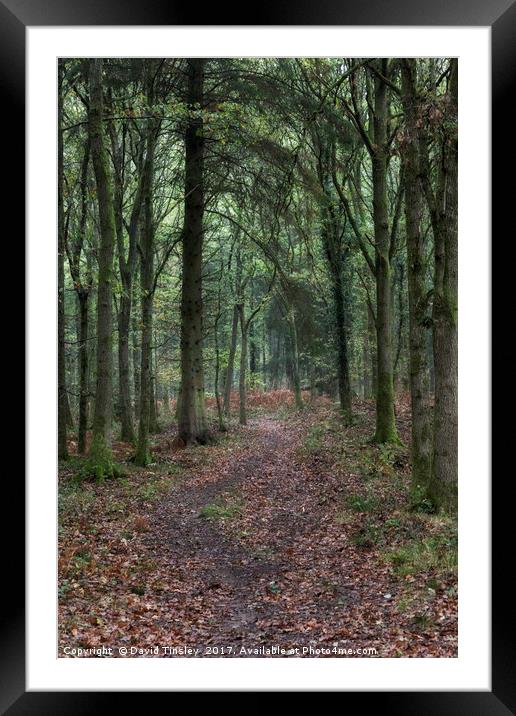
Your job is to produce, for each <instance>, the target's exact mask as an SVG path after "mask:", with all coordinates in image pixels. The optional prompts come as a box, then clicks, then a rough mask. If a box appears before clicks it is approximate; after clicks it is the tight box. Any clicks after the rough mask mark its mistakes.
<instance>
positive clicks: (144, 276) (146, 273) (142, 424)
mask: <svg viewBox="0 0 516 716" xmlns="http://www.w3.org/2000/svg"><path fill="white" fill-rule="evenodd" d="M150 62H152V61H150ZM149 74H150V72H149ZM148 79H149V78H148V77H147V80H148ZM146 84H147V83H146ZM149 94H150V90H149V93H148V95H147V96H148V101H149V104H152V98H151V96H149ZM157 129H158V124H157V122H156V120H153V119H150V120H149V121H148V125H147V136H146V153H145V160H144V165H143V171H144V173H145V176H144V181H143V222H142V230H141V237H140V238H141V241H140V290H141V311H142V315H141V331H142V338H141V366H140V416H139V422H138V442H137V447H136V455H135V457H134V462H135V464H136V465H140V466H142V467H144V466H145V465H147V464H148V463H149V462H150V460H151V456H150V452H149V431H150V417H151V401H152V386H151V349H152V309H153V302H154V233H155V231H154V217H153V196H154V192H153V186H154V153H155V149H156V138H157Z"/></svg>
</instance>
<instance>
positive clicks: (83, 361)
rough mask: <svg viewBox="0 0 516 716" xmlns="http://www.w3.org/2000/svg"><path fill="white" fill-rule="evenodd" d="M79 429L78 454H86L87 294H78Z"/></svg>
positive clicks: (87, 395) (87, 388) (87, 390)
mask: <svg viewBox="0 0 516 716" xmlns="http://www.w3.org/2000/svg"><path fill="white" fill-rule="evenodd" d="M78 295H79V316H80V322H79V427H78V436H77V440H78V448H77V449H78V452H79V455H84V454H85V452H86V433H87V430H88V399H89V392H90V386H89V365H88V359H89V356H88V323H89V320H88V299H89V292H88V291H87V290H84V291H82V292H79V294H78Z"/></svg>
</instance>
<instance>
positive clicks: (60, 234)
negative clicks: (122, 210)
mask: <svg viewBox="0 0 516 716" xmlns="http://www.w3.org/2000/svg"><path fill="white" fill-rule="evenodd" d="M62 124H63V66H62V64H61V62H60V63H59V95H58V133H57V181H58V187H57V197H58V199H57V223H58V227H57V242H58V246H57V397H58V400H57V403H58V410H57V454H58V457H59V459H60V460H66V459H67V458H68V446H67V425H66V398H67V394H66V360H65V310H64V291H65V280H64V255H65V233H64V232H65V226H64V197H63V190H64V168H63V127H62Z"/></svg>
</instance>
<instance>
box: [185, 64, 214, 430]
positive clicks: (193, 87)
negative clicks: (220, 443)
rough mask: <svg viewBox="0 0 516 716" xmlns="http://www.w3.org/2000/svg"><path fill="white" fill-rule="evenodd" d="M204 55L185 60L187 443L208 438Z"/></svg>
mask: <svg viewBox="0 0 516 716" xmlns="http://www.w3.org/2000/svg"><path fill="white" fill-rule="evenodd" d="M204 64H205V60H203V59H191V60H188V105H189V108H190V112H191V113H192V115H191V116H190V118H189V121H188V126H187V128H186V133H185V150H186V156H185V219H184V228H183V237H182V241H183V280H182V291H181V413H180V416H179V437H180V438H181V439H182V440H183V441H184V442H185V443H186V444H189V443H196V442H199V443H205V442H206V441H207V440H208V429H207V424H206V416H205V406H204V371H203V357H202V356H203V350H202V348H203V346H202V341H203V334H202V322H203V306H202V247H203V214H204V189H203V175H204V136H203V120H202V117H198V116H193V112H194V110H195V108H198V107H199V106H202V103H203V82H204Z"/></svg>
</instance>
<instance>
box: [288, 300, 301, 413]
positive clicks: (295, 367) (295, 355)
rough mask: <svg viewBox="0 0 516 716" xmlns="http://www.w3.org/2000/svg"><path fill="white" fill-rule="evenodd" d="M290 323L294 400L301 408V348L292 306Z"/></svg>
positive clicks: (289, 315) (298, 407)
mask: <svg viewBox="0 0 516 716" xmlns="http://www.w3.org/2000/svg"><path fill="white" fill-rule="evenodd" d="M288 323H289V329H290V342H291V346H292V385H293V388H294V401H295V406H296V408H297V409H298V410H300V409H301V408H302V407H303V398H302V397H301V379H300V377H299V348H298V342H297V327H296V317H295V315H294V311H293V309H292V308H291V309H290V310H289V313H288Z"/></svg>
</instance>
